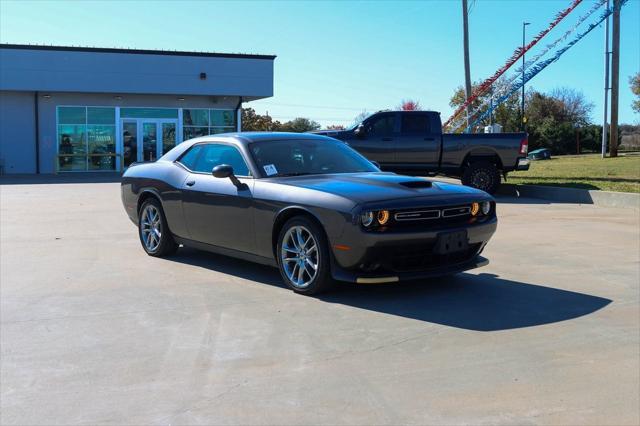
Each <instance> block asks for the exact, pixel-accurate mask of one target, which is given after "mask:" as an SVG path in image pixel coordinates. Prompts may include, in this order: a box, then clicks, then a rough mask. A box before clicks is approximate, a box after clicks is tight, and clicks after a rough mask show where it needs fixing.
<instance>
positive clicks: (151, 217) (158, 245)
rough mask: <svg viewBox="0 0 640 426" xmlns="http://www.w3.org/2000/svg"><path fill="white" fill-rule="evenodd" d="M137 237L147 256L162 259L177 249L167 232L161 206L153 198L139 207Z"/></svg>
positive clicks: (167, 228) (169, 233)
mask: <svg viewBox="0 0 640 426" xmlns="http://www.w3.org/2000/svg"><path fill="white" fill-rule="evenodd" d="M138 235H139V237H140V243H141V244H142V248H143V249H144V251H146V252H147V254H148V255H149V256H155V257H163V256H167V255H170V254H173V253H175V252H176V250H177V249H178V244H176V242H175V241H174V239H173V236H172V235H171V232H169V227H168V226H167V218H166V217H165V216H164V212H163V211H162V206H161V205H160V202H159V201H158V200H157V199H155V198H149V199H147V200H146V201H145V202H144V203H143V204H142V207H140V216H139V219H138Z"/></svg>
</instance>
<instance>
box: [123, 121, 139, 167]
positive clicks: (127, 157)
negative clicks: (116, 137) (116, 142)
mask: <svg viewBox="0 0 640 426" xmlns="http://www.w3.org/2000/svg"><path fill="white" fill-rule="evenodd" d="M122 159H123V160H124V167H125V168H127V167H129V166H130V165H131V163H135V162H136V161H138V123H137V122H136V121H135V120H133V121H123V122H122Z"/></svg>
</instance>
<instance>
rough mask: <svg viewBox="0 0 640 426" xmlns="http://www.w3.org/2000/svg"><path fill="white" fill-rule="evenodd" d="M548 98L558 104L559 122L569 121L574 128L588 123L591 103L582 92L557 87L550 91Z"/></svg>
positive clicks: (591, 107)
mask: <svg viewBox="0 0 640 426" xmlns="http://www.w3.org/2000/svg"><path fill="white" fill-rule="evenodd" d="M550 96H551V97H552V98H553V99H555V100H556V101H557V102H559V108H560V113H561V115H562V117H561V120H563V121H569V122H571V123H573V125H575V126H585V125H587V124H588V123H589V116H590V115H591V111H593V102H589V101H588V100H587V99H586V98H585V97H584V94H583V93H582V92H580V91H578V90H575V89H571V88H568V87H559V88H557V89H554V90H552V91H551V93H550Z"/></svg>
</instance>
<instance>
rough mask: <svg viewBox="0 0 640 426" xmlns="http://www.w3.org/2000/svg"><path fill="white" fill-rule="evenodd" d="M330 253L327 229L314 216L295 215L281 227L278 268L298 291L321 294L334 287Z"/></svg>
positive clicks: (294, 289) (277, 250) (291, 286)
mask: <svg viewBox="0 0 640 426" xmlns="http://www.w3.org/2000/svg"><path fill="white" fill-rule="evenodd" d="M298 232H300V234H298ZM300 239H301V240H302V243H303V244H301V242H300ZM311 244H314V245H313V246H312V245H311ZM301 247H302V248H301ZM314 247H315V250H314ZM301 250H302V251H301ZM301 255H302V256H301ZM329 256H330V255H329V247H328V243H327V238H326V237H325V234H324V231H323V230H322V229H321V228H320V227H319V226H318V225H317V224H316V223H315V222H313V221H312V220H311V219H308V218H306V217H304V216H295V217H293V218H291V219H289V220H288V221H287V222H286V223H285V224H284V226H283V227H282V229H281V230H280V234H279V235H278V245H277V247H276V258H277V261H278V269H279V270H280V275H281V276H282V279H283V281H284V282H285V284H286V285H287V287H289V288H290V289H291V290H293V291H295V292H296V293H301V294H308V295H311V294H318V293H322V292H324V291H327V290H329V289H330V288H331V287H333V284H334V281H333V279H332V278H331V262H330V257H329ZM287 259H297V260H287ZM313 265H315V266H316V268H315V270H314V268H313ZM301 267H303V268H304V269H301ZM301 271H302V272H301Z"/></svg>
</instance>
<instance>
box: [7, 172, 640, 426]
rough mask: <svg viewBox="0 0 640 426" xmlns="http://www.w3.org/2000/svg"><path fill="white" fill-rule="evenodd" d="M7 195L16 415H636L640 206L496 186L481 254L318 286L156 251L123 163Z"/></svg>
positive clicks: (380, 419)
mask: <svg viewBox="0 0 640 426" xmlns="http://www.w3.org/2000/svg"><path fill="white" fill-rule="evenodd" d="M0 196H1V199H0V201H1V211H0V213H1V239H0V250H1V252H0V254H1V256H0V257H1V264H0V266H1V273H0V279H1V288H0V290H1V294H0V296H1V306H0V307H1V316H0V320H1V326H0V327H1V328H0V332H1V334H0V343H1V366H0V369H1V377H0V378H1V382H0V390H1V395H0V396H1V400H0V402H1V407H0V409H1V410H0V412H1V414H0V416H1V418H0V422H1V423H2V424H4V425H9V424H80V423H83V424H243V425H247V424H260V425H263V424H264V425H267V424H268V425H275V424H278V425H301V424H354V425H355V424H357V425H365V424H366V425H378V424H380V425H382V424H384V425H391V424H393V425H395V424H462V423H472V424H593V425H596V424H598V425H602V424H638V423H640V413H639V410H640V408H639V401H640V395H639V393H640V377H639V374H640V365H639V363H640V349H639V348H640V336H639V334H640V324H639V322H640V308H639V306H640V305H639V282H640V263H639V259H640V235H639V234H640V223H639V222H640V216H639V212H638V211H637V210H625V209H613V208H602V207H595V206H589V205H582V206H580V205H570V204H548V203H545V202H544V201H541V200H516V199H509V198H502V199H500V203H499V206H498V209H499V210H498V214H499V225H498V231H497V233H496V235H495V237H494V239H493V240H492V241H491V243H490V244H489V246H488V248H487V250H486V251H485V252H484V254H483V255H484V256H486V257H487V258H489V259H490V261H491V264H490V265H489V266H486V267H484V268H481V269H478V270H475V271H471V272H469V273H464V274H460V275H458V276H456V277H454V278H448V279H440V280H431V281H423V282H417V283H410V284H390V285H379V286H362V285H360V286H357V285H347V284H345V285H341V286H340V287H339V288H338V289H337V290H336V291H335V292H333V293H330V294H327V295H323V296H321V297H317V298H311V297H305V296H299V295H296V294H294V293H292V292H290V291H289V290H287V289H285V288H284V287H283V286H282V284H281V283H280V277H279V275H278V273H277V271H276V270H275V269H271V268H268V267H264V266H258V265H254V264H251V263H246V262H243V261H239V260H233V259H229V258H225V257H222V256H217V255H212V254H207V253H202V252H197V251H195V250H191V249H181V250H180V251H179V252H178V254H177V255H176V256H174V257H172V258H168V259H156V258H152V257H149V256H147V255H146V254H145V253H144V252H143V250H142V249H141V247H140V246H139V241H138V239H137V233H136V229H135V228H134V226H133V224H132V223H131V222H130V221H129V220H128V219H127V217H126V215H125V213H124V211H123V209H122V206H121V203H120V194H119V184H117V183H108V182H107V183H85V184H74V183H69V184H37V183H32V184H24V185H13V184H7V185H2V186H0ZM229 220H232V218H230V219H229Z"/></svg>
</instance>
